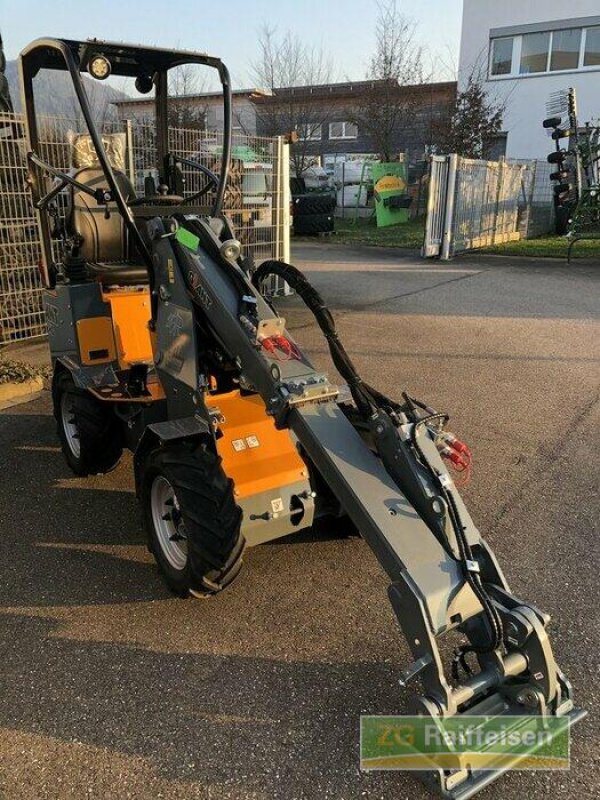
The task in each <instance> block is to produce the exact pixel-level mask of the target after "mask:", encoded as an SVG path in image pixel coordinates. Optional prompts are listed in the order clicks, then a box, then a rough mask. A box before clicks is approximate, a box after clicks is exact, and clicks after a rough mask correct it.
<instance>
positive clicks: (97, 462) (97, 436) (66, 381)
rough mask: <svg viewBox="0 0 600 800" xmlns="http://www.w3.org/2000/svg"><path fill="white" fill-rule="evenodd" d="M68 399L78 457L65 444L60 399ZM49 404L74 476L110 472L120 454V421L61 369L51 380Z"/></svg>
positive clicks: (67, 444)
mask: <svg viewBox="0 0 600 800" xmlns="http://www.w3.org/2000/svg"><path fill="white" fill-rule="evenodd" d="M65 395H66V396H67V397H68V398H69V399H70V401H71V402H70V410H71V413H72V419H73V422H74V424H75V426H76V428H77V434H78V437H79V448H80V453H79V455H77V454H75V453H74V452H73V450H72V449H71V447H70V446H69V443H68V438H67V436H66V434H65V429H64V424H63V417H62V399H63V396H65ZM52 401H53V406H54V418H55V419H56V430H57V433H58V438H59V439H60V444H61V447H62V451H63V454H64V456H65V459H66V461H67V464H68V465H69V467H70V468H71V469H72V470H73V472H74V473H75V474H76V475H81V476H86V475H98V474H103V473H106V472H110V471H111V470H112V469H114V468H115V467H116V466H117V464H118V463H119V459H120V458H121V455H122V454H123V442H122V435H121V429H120V425H119V422H118V420H117V418H116V417H115V415H114V413H113V409H112V407H111V406H110V404H109V403H105V402H102V401H101V400H97V399H96V398H95V397H93V396H92V395H91V394H90V393H89V392H87V391H85V390H84V389H78V388H77V387H76V386H75V383H74V382H73V378H72V377H71V374H70V373H69V372H67V371H66V370H64V369H59V370H58V371H55V373H54V377H53V380H52Z"/></svg>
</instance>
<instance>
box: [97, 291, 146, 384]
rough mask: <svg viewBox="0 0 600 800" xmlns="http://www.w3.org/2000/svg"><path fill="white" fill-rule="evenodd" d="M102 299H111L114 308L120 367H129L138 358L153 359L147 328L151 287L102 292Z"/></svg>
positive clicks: (112, 308) (113, 317)
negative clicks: (149, 288)
mask: <svg viewBox="0 0 600 800" xmlns="http://www.w3.org/2000/svg"><path fill="white" fill-rule="evenodd" d="M103 300H104V301H105V302H106V303H110V307H111V310H112V319H113V322H112V324H113V329H114V332H115V342H116V345H117V357H118V360H119V367H120V368H121V369H126V368H127V367H129V366H130V365H131V364H135V363H136V362H138V363H139V362H140V361H152V344H151V342H150V331H149V330H148V321H149V319H150V293H149V291H148V289H144V290H142V291H140V290H139V289H136V290H125V291H123V290H119V291H116V292H107V293H106V294H104V295H103Z"/></svg>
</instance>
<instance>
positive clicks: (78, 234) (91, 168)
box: [19, 39, 231, 289]
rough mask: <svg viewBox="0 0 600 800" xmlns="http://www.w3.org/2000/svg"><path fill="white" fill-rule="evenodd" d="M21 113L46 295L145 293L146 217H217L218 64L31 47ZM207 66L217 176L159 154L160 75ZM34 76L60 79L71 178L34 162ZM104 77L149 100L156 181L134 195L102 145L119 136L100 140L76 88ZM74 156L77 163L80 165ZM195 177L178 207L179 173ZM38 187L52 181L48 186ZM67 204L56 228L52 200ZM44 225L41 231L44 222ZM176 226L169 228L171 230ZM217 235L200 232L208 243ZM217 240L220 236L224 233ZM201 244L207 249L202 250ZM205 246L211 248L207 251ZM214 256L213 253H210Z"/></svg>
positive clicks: (108, 146) (162, 140)
mask: <svg viewBox="0 0 600 800" xmlns="http://www.w3.org/2000/svg"><path fill="white" fill-rule="evenodd" d="M19 64H20V72H21V85H22V88H23V106H24V109H25V114H26V117H27V131H28V139H29V141H28V145H29V148H28V149H29V152H28V166H29V182H30V185H31V189H32V195H33V202H34V206H35V208H36V210H37V212H38V219H39V224H40V230H41V234H42V236H41V238H42V265H41V271H42V275H43V279H44V283H45V285H46V287H48V288H53V287H54V285H55V284H56V282H57V281H59V282H60V281H63V282H64V281H65V280H66V281H73V280H75V281H78V282H81V281H96V282H99V283H101V284H102V285H103V286H106V287H109V286H131V285H144V284H145V285H148V286H149V287H150V289H152V288H153V285H154V276H153V269H154V266H153V260H152V256H151V250H152V248H151V246H150V241H149V236H151V234H149V233H148V222H149V221H150V220H152V219H153V218H156V217H161V218H163V219H164V218H169V217H171V218H174V219H175V220H176V218H177V217H178V216H180V215H181V217H180V218H183V215H193V216H196V217H211V218H213V220H214V218H219V217H221V208H222V204H223V198H224V193H225V185H226V182H227V174H228V168H229V161H230V152H231V114H230V110H231V87H230V80H229V73H228V71H227V69H226V67H225V66H224V65H223V64H222V62H221V61H220V59H217V58H213V57H212V56H209V55H206V54H202V53H191V52H185V51H166V50H160V49H158V48H153V47H140V46H136V45H127V44H121V43H113V42H102V41H98V40H96V39H91V40H88V41H85V42H81V41H72V40H65V39H38V40H36V41H35V42H32V43H31V44H30V45H28V47H26V48H25V50H24V51H23V52H22V54H21V58H20V62H19ZM188 64H192V65H200V66H208V67H212V68H214V69H216V70H217V71H218V74H219V77H220V79H221V83H222V86H223V102H224V107H225V115H224V119H225V130H224V136H223V141H224V147H223V152H222V155H221V165H220V174H216V173H215V172H213V171H212V169H210V168H209V167H208V166H206V165H205V164H203V163H200V162H199V161H193V160H190V159H187V158H184V157H182V156H181V155H179V154H177V153H174V152H171V151H170V150H169V129H168V113H167V112H168V108H167V101H168V75H169V71H170V70H172V69H174V68H177V67H181V66H183V65H188ZM42 69H48V70H62V71H66V72H68V73H69V75H70V78H71V81H72V84H73V88H74V90H75V94H76V96H77V101H78V103H79V106H80V108H81V114H82V116H83V119H84V120H85V125H86V128H87V132H83V133H80V134H77V135H76V138H77V142H76V146H75V147H74V151H75V155H76V156H77V157H76V158H74V159H73V160H72V164H73V168H72V169H71V170H70V171H68V172H66V171H64V170H63V169H61V168H59V167H57V166H56V165H54V164H52V163H49V161H46V160H45V159H43V158H42V157H41V150H42V148H41V146H40V140H39V135H38V125H37V118H36V109H35V98H34V89H33V80H34V78H35V77H36V75H37V74H38V73H39V71H40V70H42ZM84 72H87V73H88V74H89V76H90V77H91V78H92V79H95V80H105V79H106V78H107V77H109V75H113V76H122V77H124V78H133V79H134V81H135V88H136V90H137V91H138V92H139V93H141V94H148V93H150V92H152V91H153V90H154V118H155V131H154V134H153V139H154V141H155V145H156V164H155V168H156V173H157V175H158V180H157V181H155V180H154V178H152V177H149V176H148V177H147V178H146V179H145V181H144V192H143V193H142V194H140V195H139V196H138V195H137V194H136V191H135V189H134V186H133V184H132V181H131V179H130V177H129V176H128V175H127V170H126V169H125V159H124V157H123V158H121V159H120V160H119V158H117V157H116V156H118V147H116V146H115V147H113V146H112V142H111V139H112V138H113V137H119V136H122V134H109V135H106V134H102V133H101V132H100V131H98V129H97V127H96V124H95V121H94V119H93V113H92V108H91V106H90V103H89V100H88V96H87V90H86V84H88V85H89V80H90V78H89V77H88V78H87V80H86V81H84V80H82V73H84ZM82 156H83V157H82ZM184 167H185V168H186V171H187V172H188V174H189V173H190V172H192V173H195V179H194V181H193V183H194V188H196V185H197V186H198V187H199V190H198V191H196V192H195V193H194V194H191V195H190V194H189V193H188V196H187V197H185V198H184V196H183V194H184V192H183V188H184V181H183V177H182V170H183V168H184ZM48 177H51V178H53V179H54V182H53V184H51V185H50V186H49V185H48ZM64 194H66V195H67V198H66V204H65V205H64V206H63V207H65V213H64V216H63V217H62V219H60V220H59V219H58V212H57V209H56V205H55V203H56V200H57V198H58V197H59V195H63V196H64ZM49 217H50V218H52V217H53V218H54V220H55V224H54V229H53V230H52V232H51V230H50V224H49V219H48V218H49ZM174 224H175V225H176V224H177V223H176V222H175V223H174ZM226 228H227V225H225V226H224V225H223V224H215V222H212V224H211V225H210V226H205V228H203V230H206V234H207V236H208V238H209V239H211V238H215V237H214V236H213V233H215V231H216V234H215V236H216V238H217V239H218V237H219V234H220V233H221V232H222V231H223V230H224V229H225V231H226ZM226 232H227V231H226ZM51 238H59V239H61V240H62V254H61V259H60V260H58V261H56V260H55V257H54V253H53V249H52V245H51ZM209 244H210V243H209ZM212 245H213V246H214V245H215V242H214V241H213V242H212ZM216 246H217V248H218V247H219V243H218V241H217V243H216Z"/></svg>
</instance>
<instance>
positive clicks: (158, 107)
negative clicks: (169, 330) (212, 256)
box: [19, 38, 231, 287]
mask: <svg viewBox="0 0 600 800" xmlns="http://www.w3.org/2000/svg"><path fill="white" fill-rule="evenodd" d="M99 55H100V56H104V57H105V58H106V59H108V61H109V63H110V67H111V74H113V75H120V76H123V77H135V78H137V77H147V76H151V77H152V81H153V84H154V87H155V114H156V150H157V163H156V167H157V169H158V172H159V175H160V176H161V180H163V182H166V183H168V177H169V175H168V173H169V170H168V159H169V144H168V135H169V128H168V115H167V113H168V108H167V101H168V72H169V70H170V69H172V68H174V67H178V66H181V65H183V64H198V65H201V66H208V67H212V68H214V69H216V70H217V72H218V73H219V78H220V81H221V85H222V87H223V107H224V131H223V153H222V156H221V173H220V175H219V176H218V184H217V186H216V193H215V201H214V205H213V208H212V212H211V213H212V215H213V216H218V215H219V214H220V213H221V210H222V207H223V199H224V196H225V188H226V186H227V178H228V173H229V161H230V157H231V80H230V77H229V71H228V69H227V67H226V66H225V64H223V62H222V61H221V60H220V59H219V58H215V57H213V56H209V55H207V54H205V53H192V52H187V51H183V50H182V51H173V50H162V49H160V48H156V47H140V46H137V45H128V44H120V43H116V42H103V41H99V40H96V39H88V40H87V41H85V42H81V41H74V40H70V39H50V38H42V39H36V40H35V41H34V42H32V43H31V44H29V45H28V46H27V47H26V48H25V49H24V50H23V51H22V52H21V56H20V59H19V72H20V79H21V91H22V103H23V109H24V112H25V116H26V123H27V124H26V129H27V148H28V153H27V161H28V168H29V178H28V179H29V182H30V185H31V190H32V198H33V204H34V207H35V208H36V211H37V216H38V223H39V225H40V231H41V239H42V272H43V279H44V283H45V285H46V286H47V287H50V286H51V280H50V273H49V266H50V264H52V261H53V256H52V247H51V242H50V228H49V223H48V218H47V215H46V214H44V213H40V211H41V210H42V209H44V208H46V207H47V205H48V203H49V202H50V201H51V200H52V199H53V198H54V197H56V195H57V194H59V192H60V191H61V190H62V189H64V188H65V186H66V185H68V184H71V185H73V186H75V187H76V188H77V189H79V190H80V191H85V192H86V193H88V194H91V195H92V196H93V197H95V198H96V200H97V202H99V203H103V202H108V201H113V200H114V202H116V204H117V208H118V210H119V213H120V214H121V216H122V217H123V220H124V223H125V225H126V227H127V230H128V232H129V235H130V237H131V241H132V242H133V243H134V245H135V247H136V249H137V251H138V252H139V254H140V256H141V258H142V259H143V261H144V264H145V266H146V269H147V271H148V279H149V282H150V286H151V287H152V285H153V282H154V281H153V264H152V258H151V255H150V252H149V250H148V247H147V246H146V244H145V242H144V240H143V238H142V236H141V235H140V232H139V230H138V228H137V226H136V224H135V221H134V217H133V214H132V212H131V209H130V208H129V206H128V205H127V201H126V198H125V197H124V195H123V192H122V190H121V188H120V186H119V183H118V182H117V179H116V178H115V174H114V171H113V168H112V166H111V164H110V161H109V159H108V156H107V154H106V151H105V149H104V146H103V144H102V137H101V135H100V133H99V132H98V129H97V127H96V125H95V122H94V118H93V113H92V109H91V106H90V103H89V99H88V96H87V92H86V89H85V86H84V83H83V80H82V78H81V72H82V71H83V70H86V69H87V67H88V64H89V62H90V61H91V59H92V58H93V57H96V56H99ZM41 69H53V70H63V71H67V72H68V73H69V75H70V77H71V81H72V83H73V88H74V90H75V94H76V96H77V100H78V102H79V105H80V107H81V112H82V115H83V118H84V120H85V123H86V125H87V128H88V132H89V134H90V138H91V140H92V144H93V146H94V150H95V151H96V155H97V158H98V163H99V164H100V168H101V169H102V172H103V173H104V175H105V177H106V180H107V183H108V188H109V193H110V197H108V198H107V197H106V195H105V193H104V192H100V193H98V192H97V191H91V192H90V190H89V187H86V186H84V185H83V184H81V183H79V182H78V181H76V180H74V179H73V178H72V177H71V176H69V175H67V174H66V173H64V172H62V171H61V170H58V169H57V168H55V167H53V166H52V165H50V164H47V163H46V162H45V161H44V160H43V159H42V158H40V155H39V149H40V140H39V133H38V127H37V120H36V111H35V99H34V89H33V79H34V78H35V76H36V75H37V74H38V73H39V71H40V70H41ZM177 161H179V162H181V163H188V160H187V159H182V158H179V157H178V158H177ZM189 164H190V166H191V165H192V164H193V166H198V165H197V164H196V162H189ZM200 168H201V171H202V172H203V173H204V174H205V175H206V176H207V177H209V178H211V177H215V178H216V177H217V176H213V175H212V173H211V174H209V173H210V170H206V169H204V168H203V167H202V166H201V165H200ZM43 171H46V172H48V173H50V174H51V175H54V177H55V178H58V181H59V183H58V185H57V186H54V187H52V189H51V190H50V191H49V192H47V193H43V189H42V187H43V181H42V179H41V172H43ZM101 195H102V196H101ZM196 196H201V195H196Z"/></svg>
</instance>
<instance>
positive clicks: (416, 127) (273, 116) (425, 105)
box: [254, 81, 456, 165]
mask: <svg viewBox="0 0 600 800" xmlns="http://www.w3.org/2000/svg"><path fill="white" fill-rule="evenodd" d="M383 83H384V82H383V81H355V82H346V83H331V84H325V85H322V86H298V87H291V88H282V89H275V90H274V91H273V93H272V94H271V95H262V96H260V97H256V98H255V101H254V102H255V104H256V107H257V129H258V130H259V132H260V131H262V132H263V133H265V134H266V135H271V134H273V133H275V132H277V133H281V134H283V133H288V132H289V131H291V130H295V131H296V133H297V134H298V138H299V143H298V145H297V147H298V148H302V149H303V151H305V152H306V154H307V155H308V156H314V157H315V158H318V159H319V160H320V161H321V163H322V164H323V165H325V164H327V163H328V162H331V161H332V160H335V159H337V158H342V159H343V158H348V157H350V158H351V157H354V156H357V155H367V154H369V155H371V154H374V155H379V151H380V146H381V142H378V141H377V138H376V137H374V136H373V134H372V132H370V131H369V129H368V126H366V125H364V124H361V117H364V116H365V114H366V113H368V111H367V109H368V107H369V104H371V107H372V103H373V98H374V97H377V96H378V95H380V96H382V97H384V99H383V100H382V102H387V103H390V104H391V103H394V102H396V103H397V104H398V106H399V107H403V108H405V109H406V111H405V113H401V114H399V115H398V119H399V121H398V124H397V125H396V126H395V128H394V130H393V133H392V134H391V135H390V137H389V139H390V142H389V144H390V151H391V152H392V153H393V154H394V155H396V154H398V153H406V154H407V156H408V160H409V161H410V162H415V161H417V160H420V159H421V158H422V157H423V154H424V153H426V152H428V151H429V149H430V147H431V145H432V144H434V143H435V123H436V121H439V120H440V119H443V118H444V117H445V115H446V114H447V111H448V108H449V106H450V105H451V103H452V102H453V101H454V99H455V96H456V83H455V82H453V81H450V82H443V83H424V84H419V85H416V86H398V85H396V86H395V87H394V88H393V94H390V92H389V91H386V92H385V93H383V92H382V90H381V85H382V84H383Z"/></svg>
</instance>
